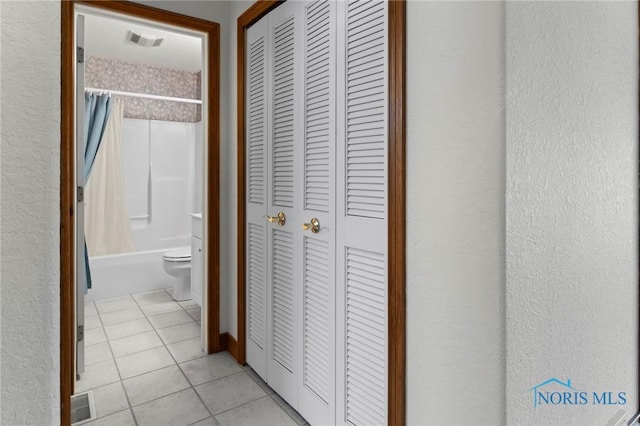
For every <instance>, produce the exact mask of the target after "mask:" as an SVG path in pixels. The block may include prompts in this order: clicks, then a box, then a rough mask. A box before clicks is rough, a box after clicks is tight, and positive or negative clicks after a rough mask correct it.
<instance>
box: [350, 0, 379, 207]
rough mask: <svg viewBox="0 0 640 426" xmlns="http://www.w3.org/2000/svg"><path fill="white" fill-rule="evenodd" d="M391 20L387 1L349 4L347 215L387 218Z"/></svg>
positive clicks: (352, 2) (353, 2) (375, 0)
mask: <svg viewBox="0 0 640 426" xmlns="http://www.w3.org/2000/svg"><path fill="white" fill-rule="evenodd" d="M385 36H386V21H385V4H384V2H381V1H377V0H374V1H351V2H350V3H349V6H348V8H347V147H346V148H347V152H346V155H347V165H346V166H347V170H346V188H345V190H346V202H347V205H346V208H347V215H349V216H360V217H367V218H377V219H382V218H383V217H384V214H385V213H384V212H385V206H386V195H385V186H386V155H387V154H386V135H387V127H386V126H387V124H386V80H385V78H386V77H385V76H386V61H385V58H386V43H385Z"/></svg>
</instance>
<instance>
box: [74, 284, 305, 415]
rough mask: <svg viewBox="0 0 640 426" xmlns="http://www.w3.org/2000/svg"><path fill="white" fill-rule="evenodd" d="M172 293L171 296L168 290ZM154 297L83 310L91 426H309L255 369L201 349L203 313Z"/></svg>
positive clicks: (79, 385) (166, 296) (80, 385)
mask: <svg viewBox="0 0 640 426" xmlns="http://www.w3.org/2000/svg"><path fill="white" fill-rule="evenodd" d="M169 291H170V290H169ZM169 291H165V290H154V291H149V292H145V293H137V294H131V295H127V296H123V297H116V298H111V299H104V300H97V301H95V302H87V303H86V304H85V345H86V346H85V358H86V360H85V373H84V374H82V376H81V379H80V380H79V381H78V382H76V392H77V393H81V392H83V391H87V390H91V391H92V392H93V397H94V401H95V407H96V415H97V419H96V420H93V421H91V422H88V423H85V424H86V425H88V426H136V425H137V426H146V425H153V426H163V425H166V426H188V425H194V426H196V425H197V426H217V425H222V426H225V425H230V426H231V425H234V426H236V425H237V426H241V425H246V426H253V425H261V426H263V425H264V426H267V425H292V426H295V425H307V423H306V421H305V420H304V419H303V418H302V417H301V416H300V415H299V414H298V413H297V412H296V411H295V410H293V408H291V407H290V406H289V405H287V403H286V402H285V401H284V400H282V398H280V397H279V396H278V395H277V394H276V393H274V392H273V390H272V389H271V388H270V387H269V386H268V385H267V384H265V383H264V382H263V381H262V380H261V379H260V377H258V375H257V374H256V373H255V372H254V371H253V370H252V369H251V368H250V367H242V366H241V365H239V364H238V363H236V362H235V360H234V359H233V358H231V356H230V355H229V354H228V353H227V352H222V353H218V354H213V355H207V354H205V353H204V352H203V351H202V350H201V349H200V307H199V306H198V305H197V304H195V303H194V302H192V301H186V302H175V301H173V299H172V298H171V295H170V293H169Z"/></svg>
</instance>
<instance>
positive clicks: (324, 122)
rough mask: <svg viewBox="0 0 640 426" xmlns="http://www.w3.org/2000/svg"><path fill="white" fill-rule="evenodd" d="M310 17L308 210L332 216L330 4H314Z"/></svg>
mask: <svg viewBox="0 0 640 426" xmlns="http://www.w3.org/2000/svg"><path fill="white" fill-rule="evenodd" d="M305 13H306V32H307V36H306V38H305V43H306V49H305V51H306V57H305V61H306V66H305V84H306V98H305V164H304V166H305V174H304V179H305V182H304V185H305V192H304V194H305V199H304V203H305V209H307V210H315V211H319V212H328V208H329V173H330V164H329V162H330V157H329V153H330V144H331V142H332V136H333V133H332V128H331V113H332V111H331V93H330V91H331V89H332V88H331V70H330V64H331V63H332V61H331V57H330V54H331V50H330V42H331V34H330V29H331V26H330V25H329V19H330V17H331V14H330V4H329V2H327V1H316V2H313V3H311V4H310V5H309V6H308V7H307V8H306V10H305Z"/></svg>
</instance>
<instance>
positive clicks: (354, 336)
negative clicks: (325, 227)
mask: <svg viewBox="0 0 640 426" xmlns="http://www.w3.org/2000/svg"><path fill="white" fill-rule="evenodd" d="M339 7H340V9H341V11H340V14H341V16H344V19H342V20H341V22H342V23H343V25H346V28H344V30H340V31H338V34H339V35H340V37H341V40H338V45H339V46H342V47H341V49H340V55H339V57H338V69H339V70H344V71H343V72H341V73H339V82H338V92H339V93H342V94H344V96H345V98H344V99H343V100H342V101H341V102H338V111H337V114H338V117H340V120H339V125H338V152H340V155H338V156H337V159H338V164H337V168H338V173H337V186H336V187H337V200H338V206H337V210H336V213H337V218H336V220H337V226H338V228H337V231H338V232H337V240H338V241H337V245H336V259H337V271H338V277H339V279H338V280H337V281H336V282H337V285H338V289H337V294H339V295H340V297H338V298H337V304H338V305H337V310H338V316H337V323H338V324H339V326H338V327H337V330H336V331H337V336H336V337H337V354H338V355H337V356H338V359H340V362H338V365H337V377H338V379H339V380H340V381H339V382H338V385H337V390H336V392H337V398H336V423H337V424H351V425H381V424H386V423H387V362H388V361H387V353H388V350H387V337H386V336H387V329H388V328H387V279H386V277H387V222H386V217H387V141H388V127H387V121H388V113H387V105H388V50H387V49H388V37H387V34H388V32H387V28H388V23H387V22H388V4H387V3H386V2H383V1H377V0H373V1H361V0H359V1H353V0H351V1H347V2H339Z"/></svg>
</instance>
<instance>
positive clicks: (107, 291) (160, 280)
mask: <svg viewBox="0 0 640 426" xmlns="http://www.w3.org/2000/svg"><path fill="white" fill-rule="evenodd" d="M167 250H171V249H170V248H166V249H160V250H149V251H140V252H133V253H123V254H112V255H107V256H95V257H91V258H90V259H89V265H90V266H91V281H92V288H91V289H89V291H88V293H87V294H86V295H85V300H97V299H104V298H107V297H116V296H124V295H126V294H129V293H139V292H142V291H149V290H156V289H161V288H168V287H172V286H173V280H174V278H173V277H171V276H170V275H168V274H167V273H166V272H165V271H164V270H163V269H162V255H163V254H164V252H166V251H167Z"/></svg>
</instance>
